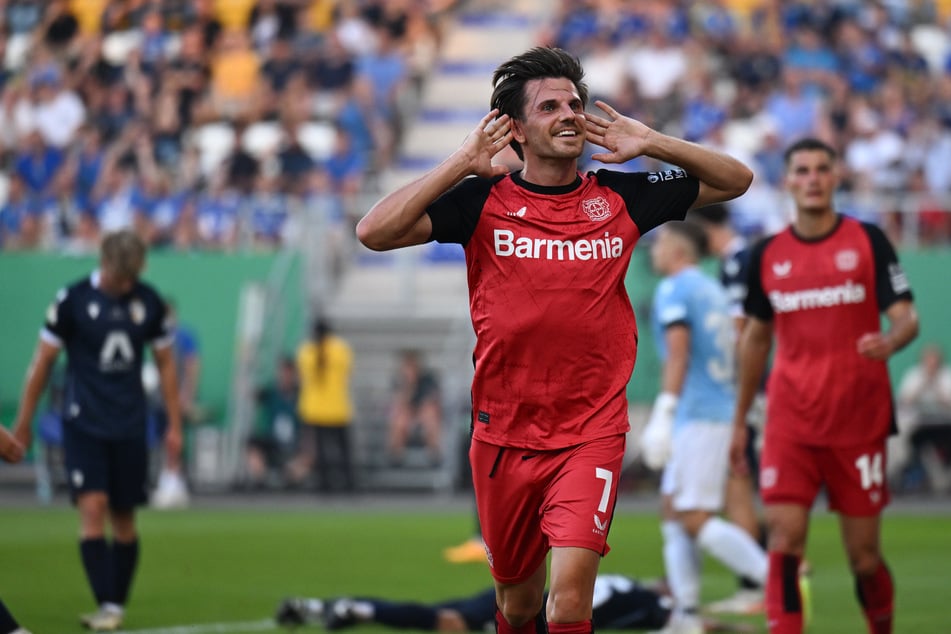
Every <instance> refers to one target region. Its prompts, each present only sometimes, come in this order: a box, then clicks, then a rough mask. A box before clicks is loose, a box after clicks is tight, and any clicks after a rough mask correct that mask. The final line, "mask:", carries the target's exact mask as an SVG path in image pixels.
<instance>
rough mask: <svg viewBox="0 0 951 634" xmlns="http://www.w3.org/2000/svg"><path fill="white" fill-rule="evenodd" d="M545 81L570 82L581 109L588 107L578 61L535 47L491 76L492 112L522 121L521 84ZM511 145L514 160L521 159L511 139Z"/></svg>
mask: <svg viewBox="0 0 951 634" xmlns="http://www.w3.org/2000/svg"><path fill="white" fill-rule="evenodd" d="M546 77H556V78H557V77H565V78H567V79H569V80H571V82H572V83H573V84H574V85H575V88H576V89H577V90H578V96H579V97H581V103H582V105H587V104H588V86H587V84H585V83H584V68H583V67H582V66H581V62H580V61H578V58H577V57H575V56H574V55H572V54H571V53H569V52H567V51H565V50H563V49H560V48H553V47H546V46H536V47H535V48H532V49H529V50H528V51H526V52H524V53H522V54H521V55H516V56H515V57H513V58H511V59H509V60H508V61H507V62H503V63H502V64H501V65H500V66H499V67H498V68H496V69H495V73H494V74H493V75H492V87H493V91H492V99H491V101H490V104H491V106H492V108H493V109H495V108H498V110H499V115H504V114H507V115H508V116H510V117H511V118H513V119H518V120H522V119H523V118H524V115H525V84H526V83H528V82H529V81H531V80H533V79H544V78H546ZM511 145H512V149H513V150H515V153H516V154H517V155H518V157H519V158H520V159H521V158H524V155H523V154H522V146H521V144H520V143H519V142H518V141H516V140H515V139H512V143H511Z"/></svg>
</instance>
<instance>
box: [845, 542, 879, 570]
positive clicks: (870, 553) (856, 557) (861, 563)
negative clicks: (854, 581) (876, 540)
mask: <svg viewBox="0 0 951 634" xmlns="http://www.w3.org/2000/svg"><path fill="white" fill-rule="evenodd" d="M848 558H849V568H850V569H851V570H852V574H853V575H855V576H856V577H864V576H868V575H873V574H875V572H876V571H877V570H878V567H879V565H880V564H881V561H882V556H881V553H879V552H878V549H877V548H875V547H874V546H868V547H865V548H854V549H849V552H848Z"/></svg>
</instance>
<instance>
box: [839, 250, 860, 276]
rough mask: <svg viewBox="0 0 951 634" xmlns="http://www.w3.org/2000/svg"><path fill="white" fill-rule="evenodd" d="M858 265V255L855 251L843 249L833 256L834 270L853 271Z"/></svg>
mask: <svg viewBox="0 0 951 634" xmlns="http://www.w3.org/2000/svg"><path fill="white" fill-rule="evenodd" d="M858 265H859V253H858V251H856V250H855V249H843V250H842V251H839V252H838V253H836V254H835V268H837V269H839V270H840V271H854V270H855V269H856V268H857V267H858Z"/></svg>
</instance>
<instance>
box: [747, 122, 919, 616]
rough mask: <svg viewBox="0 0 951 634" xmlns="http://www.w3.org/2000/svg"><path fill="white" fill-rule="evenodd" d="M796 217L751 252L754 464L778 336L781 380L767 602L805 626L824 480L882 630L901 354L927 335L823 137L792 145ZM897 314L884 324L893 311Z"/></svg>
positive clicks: (773, 446)
mask: <svg viewBox="0 0 951 634" xmlns="http://www.w3.org/2000/svg"><path fill="white" fill-rule="evenodd" d="M785 161H786V174H785V184H786V188H787V190H788V191H789V193H790V194H791V195H792V199H793V202H794V204H795V217H794V219H793V222H792V225H791V226H790V227H788V228H787V229H785V230H784V231H782V232H780V233H778V234H776V235H775V236H772V237H770V238H767V239H765V240H763V241H762V242H760V243H758V244H757V245H756V246H755V247H754V249H753V251H752V253H751V258H750V274H749V279H748V283H749V290H748V294H747V298H746V301H745V309H746V313H747V315H748V319H747V324H746V326H745V328H744V330H743V335H742V337H741V341H740V348H739V350H740V353H739V355H740V356H739V374H740V378H739V384H738V393H737V408H736V412H735V415H734V424H733V439H732V442H731V446H730V456H731V461H732V463H733V467H734V469H737V470H741V471H742V470H744V469H746V468H747V466H746V454H745V447H746V416H747V411H748V410H749V408H750V405H751V403H752V401H753V397H754V395H755V393H756V390H757V387H758V385H759V382H760V378H761V377H762V374H763V371H764V368H765V366H766V362H767V358H768V356H769V353H770V349H771V347H772V343H773V340H774V338H775V340H776V351H775V359H774V363H773V366H772V370H771V371H770V375H769V382H768V384H767V388H766V389H767V394H768V395H769V398H768V401H767V403H768V404H767V412H766V420H767V424H766V433H765V439H764V447H763V454H762V457H761V459H760V491H761V494H762V497H763V502H764V503H765V506H766V520H767V524H768V527H769V576H768V579H767V584H766V613H767V618H768V621H769V630H770V632H773V633H775V634H789V633H795V632H801V631H802V629H803V615H802V606H801V598H800V594H799V590H798V584H797V570H798V568H799V562H800V560H801V558H802V555H803V551H804V550H805V545H806V533H807V528H808V524H809V511H810V508H811V507H812V504H813V501H814V500H815V497H816V495H817V493H818V491H819V488H820V487H821V486H824V487H825V489H826V492H827V494H828V498H829V506H830V508H832V509H833V510H835V511H836V512H838V514H839V518H840V524H841V529H842V539H843V542H844V544H845V550H846V554H847V556H848V560H849V565H850V566H851V569H852V572H853V574H854V575H855V582H856V591H857V594H858V598H859V602H860V603H861V606H862V609H863V611H864V612H865V618H866V621H867V623H868V630H869V632H870V633H872V634H887V633H890V632H891V631H892V611H893V607H892V604H893V596H894V591H893V585H892V576H891V573H890V572H889V570H888V567H887V566H886V564H885V561H884V559H883V558H882V553H881V547H880V522H881V512H882V510H883V509H884V507H885V505H886V504H887V503H888V490H887V486H886V482H885V477H884V474H885V442H886V438H887V436H888V434H889V431H890V430H891V429H893V427H894V411H893V408H892V394H891V384H890V381H889V376H888V367H887V364H886V362H887V360H888V358H889V357H890V356H891V355H892V354H893V353H894V352H896V351H897V350H900V349H901V348H903V347H904V346H905V345H907V344H908V342H910V341H911V340H912V339H914V338H915V336H916V335H917V333H918V316H917V312H916V311H915V308H914V304H913V303H912V295H911V290H910V288H909V285H908V280H907V279H906V277H905V274H904V273H903V271H902V269H901V266H900V265H899V263H898V259H897V256H896V255H895V251H894V249H893V248H892V246H891V244H890V243H889V241H888V239H887V238H886V237H885V235H884V234H883V233H882V231H881V230H880V229H878V228H877V227H875V226H873V225H869V224H865V223H860V222H858V221H856V220H854V219H851V218H847V217H845V216H842V215H840V214H838V213H836V211H835V208H834V206H833V196H834V194H835V190H836V186H837V183H838V180H837V171H836V168H837V165H836V153H835V151H834V150H833V149H832V148H831V147H829V146H828V145H826V144H825V143H823V142H822V141H819V140H816V139H804V140H801V141H798V142H797V143H795V144H793V145H792V146H790V147H789V149H787V150H786V153H785ZM882 312H883V313H884V314H885V317H886V318H887V320H888V322H889V328H888V330H887V331H885V332H882V331H881V323H880V313H882Z"/></svg>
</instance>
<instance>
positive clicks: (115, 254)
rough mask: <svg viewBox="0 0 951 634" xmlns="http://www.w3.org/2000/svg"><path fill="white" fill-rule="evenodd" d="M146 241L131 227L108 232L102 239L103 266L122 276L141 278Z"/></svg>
mask: <svg viewBox="0 0 951 634" xmlns="http://www.w3.org/2000/svg"><path fill="white" fill-rule="evenodd" d="M145 250H146V247H145V242H144V241H143V240H142V238H140V237H139V236H138V235H137V234H136V233H135V232H134V231H132V230H131V229H120V230H118V231H113V232H111V233H107V234H106V236H105V237H104V238H103V239H102V246H101V247H100V258H101V261H102V266H103V267H105V268H108V269H109V271H110V272H112V273H113V274H115V275H118V276H120V277H122V278H125V279H129V280H135V279H138V278H139V275H140V274H141V273H142V269H143V267H144V266H145Z"/></svg>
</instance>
